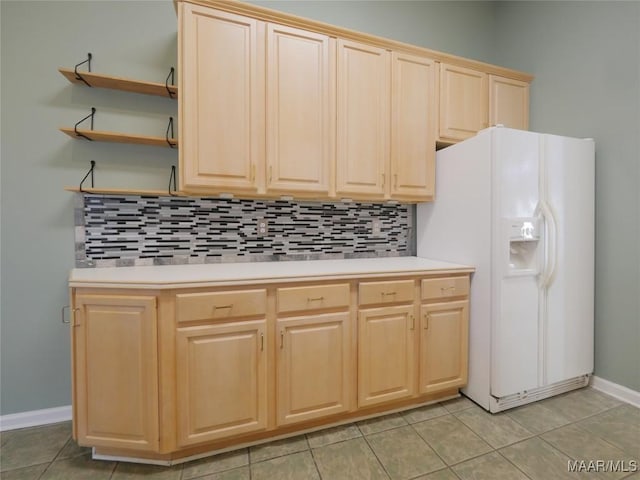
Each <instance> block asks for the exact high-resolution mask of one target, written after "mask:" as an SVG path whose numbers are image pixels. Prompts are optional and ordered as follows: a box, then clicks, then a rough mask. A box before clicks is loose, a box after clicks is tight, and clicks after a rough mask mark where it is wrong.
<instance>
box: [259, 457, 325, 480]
mask: <svg viewBox="0 0 640 480" xmlns="http://www.w3.org/2000/svg"><path fill="white" fill-rule="evenodd" d="M276 478H277V479H278V480H320V475H319V474H318V470H317V469H316V465H315V463H314V461H313V457H312V456H311V452H298V453H292V454H291V455H285V456H284V457H278V458H272V459H271V460H267V461H265V462H260V463H254V464H252V465H251V479H252V480H274V479H276Z"/></svg>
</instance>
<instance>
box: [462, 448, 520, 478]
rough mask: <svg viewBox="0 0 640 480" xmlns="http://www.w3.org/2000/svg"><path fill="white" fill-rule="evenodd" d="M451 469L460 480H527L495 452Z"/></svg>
mask: <svg viewBox="0 0 640 480" xmlns="http://www.w3.org/2000/svg"><path fill="white" fill-rule="evenodd" d="M451 468H452V470H453V471H454V472H455V473H456V475H458V477H460V478H461V479H462V480H528V478H527V476H526V475H525V474H524V473H522V472H521V471H520V470H518V469H517V468H516V467H515V466H514V465H513V464H512V463H511V462H509V461H508V460H507V459H505V458H504V457H503V456H502V455H500V454H499V453H497V452H491V453H487V454H486V455H483V456H481V457H477V458H474V459H472V460H467V461H466V462H464V463H460V464H458V465H455V466H453V467H451Z"/></svg>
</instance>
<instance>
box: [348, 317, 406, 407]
mask: <svg viewBox="0 0 640 480" xmlns="http://www.w3.org/2000/svg"><path fill="white" fill-rule="evenodd" d="M358 317H359V318H358V406H359V407H366V406H369V405H376V404H378V403H383V402H387V401H390V400H396V399H400V398H405V397H409V396H411V395H413V393H414V386H413V385H414V381H413V376H414V371H415V370H414V363H415V358H414V338H415V337H414V328H415V319H414V316H413V306H402V307H385V308H375V309H371V310H361V311H360V312H359V314H358Z"/></svg>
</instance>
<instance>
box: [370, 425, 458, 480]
mask: <svg viewBox="0 0 640 480" xmlns="http://www.w3.org/2000/svg"><path fill="white" fill-rule="evenodd" d="M366 439H367V442H368V443H369V445H370V446H371V448H372V449H373V452H374V453H375V454H376V457H378V460H380V462H381V463H382V465H383V467H384V468H385V470H386V471H387V473H388V474H389V476H390V477H391V478H392V479H393V480H404V479H409V478H414V477H416V476H417V475H424V474H427V473H429V472H433V471H435V470H439V469H441V468H444V467H445V464H444V463H443V462H442V460H440V458H438V456H437V455H436V453H435V452H434V451H433V450H432V449H431V447H429V445H427V444H426V443H425V441H424V440H423V439H422V438H420V436H419V435H418V434H417V433H416V432H415V430H414V429H413V428H411V427H410V426H406V427H401V428H395V429H393V430H388V431H386V432H381V433H376V434H375V435H369V436H367V437H366Z"/></svg>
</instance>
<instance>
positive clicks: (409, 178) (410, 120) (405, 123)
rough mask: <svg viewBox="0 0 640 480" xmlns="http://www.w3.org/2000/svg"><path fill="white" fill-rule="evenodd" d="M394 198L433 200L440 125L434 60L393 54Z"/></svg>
mask: <svg viewBox="0 0 640 480" xmlns="http://www.w3.org/2000/svg"><path fill="white" fill-rule="evenodd" d="M391 66H392V76H391V178H390V182H391V198H394V199H403V198H407V199H410V200H417V199H422V200H431V199H432V198H433V195H434V188H435V151H436V129H435V125H437V100H436V88H435V87H436V72H437V64H436V62H434V61H433V60H431V59H429V58H426V57H420V56H416V55H409V54H405V53H399V52H393V53H392V64H391Z"/></svg>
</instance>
